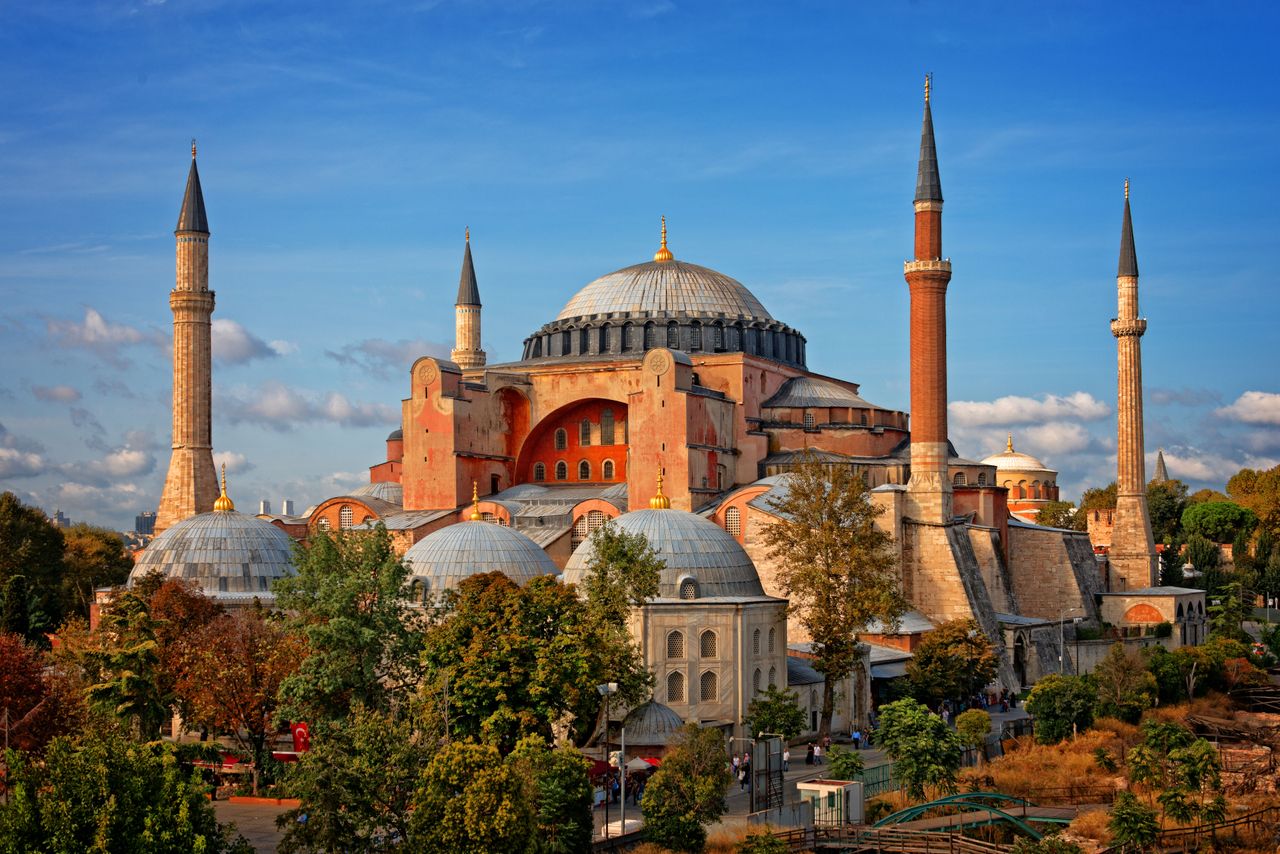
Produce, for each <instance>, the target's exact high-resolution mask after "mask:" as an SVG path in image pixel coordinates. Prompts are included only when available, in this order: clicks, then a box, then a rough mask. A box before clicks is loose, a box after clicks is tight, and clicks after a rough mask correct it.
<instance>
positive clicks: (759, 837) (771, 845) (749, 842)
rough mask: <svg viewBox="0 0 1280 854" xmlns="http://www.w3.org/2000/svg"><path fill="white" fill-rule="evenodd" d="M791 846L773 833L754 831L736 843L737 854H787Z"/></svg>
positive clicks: (766, 830)
mask: <svg viewBox="0 0 1280 854" xmlns="http://www.w3.org/2000/svg"><path fill="white" fill-rule="evenodd" d="M790 850H791V846H790V845H788V844H787V841H786V840H785V839H783V838H782V837H780V836H776V835H775V834H774V833H773V831H771V830H769V829H767V828H766V829H765V830H763V831H756V832H755V833H752V834H750V835H748V836H747V838H746V839H744V840H742V841H741V842H739V843H738V848H737V854H788V852H789V851H790Z"/></svg>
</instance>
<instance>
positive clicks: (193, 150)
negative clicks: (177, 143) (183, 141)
mask: <svg viewBox="0 0 1280 854" xmlns="http://www.w3.org/2000/svg"><path fill="white" fill-rule="evenodd" d="M191 159H192V160H195V159H196V138H195V137H194V136H193V137H191Z"/></svg>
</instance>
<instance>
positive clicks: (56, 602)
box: [0, 492, 64, 641]
mask: <svg viewBox="0 0 1280 854" xmlns="http://www.w3.org/2000/svg"><path fill="white" fill-rule="evenodd" d="M63 546H64V542H63V538H62V532H61V531H59V530H58V529H57V528H56V527H54V525H53V523H52V522H50V521H49V519H48V518H47V517H46V516H45V515H44V513H43V512H42V511H41V510H40V509H39V508H37V507H29V506H27V505H25V504H23V503H22V502H21V501H19V500H18V497H17V496H16V495H14V494H13V493H12V492H5V493H3V494H0V598H2V599H3V601H0V618H2V619H3V621H4V622H3V625H0V631H9V632H15V633H17V634H20V635H22V636H23V637H25V638H26V639H27V640H39V641H43V639H44V633H45V632H46V631H52V630H53V628H54V627H55V626H57V625H58V623H59V622H61V620H62V608H61V601H60V592H61V590H60V586H61V583H62V568H63V563H62V552H63ZM18 579H21V580H20V581H19V580H18Z"/></svg>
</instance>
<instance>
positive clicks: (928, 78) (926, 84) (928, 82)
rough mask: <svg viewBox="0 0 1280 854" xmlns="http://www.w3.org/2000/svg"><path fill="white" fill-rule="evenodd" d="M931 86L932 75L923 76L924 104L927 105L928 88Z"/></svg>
mask: <svg viewBox="0 0 1280 854" xmlns="http://www.w3.org/2000/svg"><path fill="white" fill-rule="evenodd" d="M932 85H933V75H932V74H926V75H925V76H924V102H925V103H926V104H927V103H929V88H930V87H931V86H932Z"/></svg>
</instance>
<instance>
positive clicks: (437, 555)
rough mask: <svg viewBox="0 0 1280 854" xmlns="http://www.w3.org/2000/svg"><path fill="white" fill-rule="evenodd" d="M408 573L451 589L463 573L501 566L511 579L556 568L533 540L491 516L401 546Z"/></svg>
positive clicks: (521, 580) (432, 587) (523, 580)
mask: <svg viewBox="0 0 1280 854" xmlns="http://www.w3.org/2000/svg"><path fill="white" fill-rule="evenodd" d="M404 559H405V562H406V563H407V564H408V565H409V573H410V575H411V576H412V578H413V579H416V580H419V581H422V582H423V583H424V584H425V585H426V587H427V589H428V591H430V592H432V593H439V592H441V591H444V590H453V589H456V588H457V586H458V584H460V583H461V582H462V580H463V579H464V578H469V577H471V576H473V575H479V574H480V573H484V572H501V573H502V574H503V575H505V576H507V578H510V579H511V580H512V581H514V582H516V583H517V584H527V583H528V582H530V581H532V580H533V579H534V578H537V577H538V576H539V575H555V574H556V573H558V572H559V571H560V570H559V569H558V568H557V567H556V565H555V563H553V562H552V560H551V558H550V557H548V556H547V553H546V552H545V551H543V550H542V548H541V547H540V546H539V545H538V544H537V543H535V542H534V541H533V540H531V539H529V538H528V537H526V536H525V535H524V534H521V533H520V532H519V531H514V530H512V529H511V528H508V527H506V526H505V525H498V524H496V523H493V522H459V523H458V524H456V525H449V526H447V527H444V528H441V529H440V530H439V531H435V532H434V533H431V534H428V535H427V536H425V537H423V538H422V539H421V540H419V541H418V542H417V543H416V544H414V546H413V547H412V548H411V549H409V551H407V552H405V555H404Z"/></svg>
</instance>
